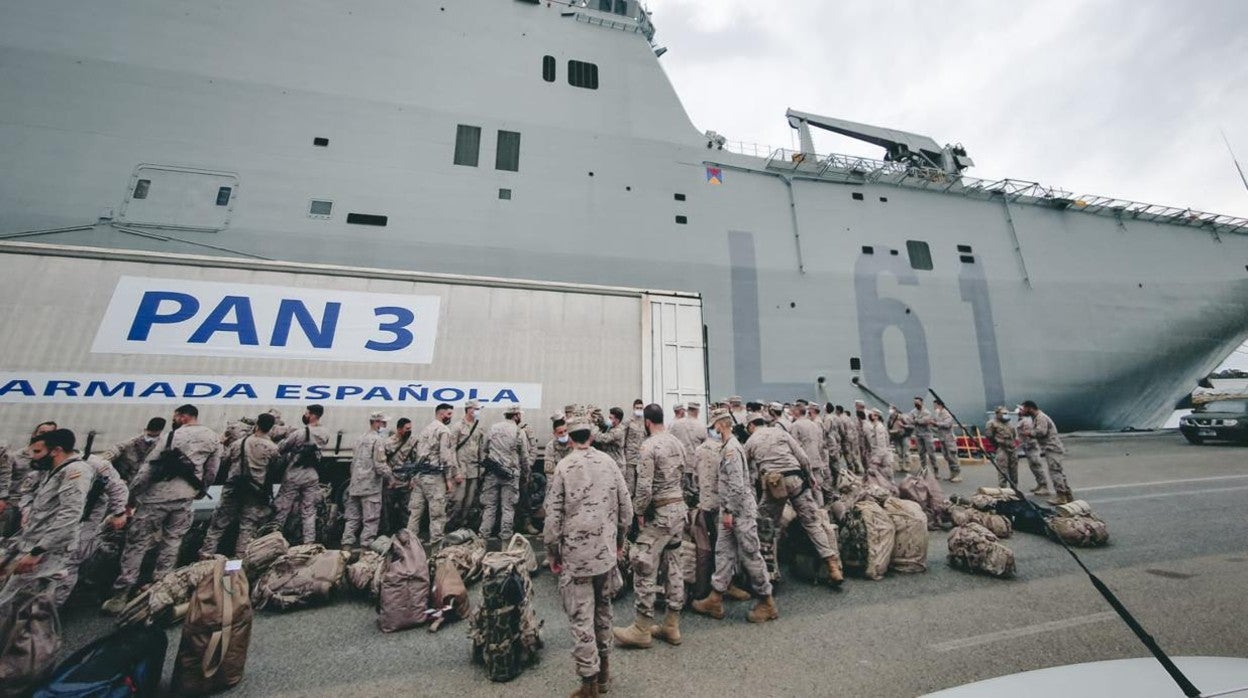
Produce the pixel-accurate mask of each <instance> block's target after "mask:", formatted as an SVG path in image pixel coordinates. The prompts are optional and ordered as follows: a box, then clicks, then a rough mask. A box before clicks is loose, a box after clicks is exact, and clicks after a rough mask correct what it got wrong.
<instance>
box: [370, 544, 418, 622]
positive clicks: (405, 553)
mask: <svg viewBox="0 0 1248 698" xmlns="http://www.w3.org/2000/svg"><path fill="white" fill-rule="evenodd" d="M427 610H429V559H428V558H427V557H425V549H424V548H423V547H422V546H421V545H420V539H418V538H417V537H416V534H414V533H412V532H411V531H409V530H407V529H406V528H401V529H399V530H398V532H397V533H395V534H394V538H393V540H391V541H390V549H389V550H388V551H387V552H386V554H385V555H384V556H383V559H382V563H381V584H380V586H379V587H378V592H377V627H379V628H381V631H382V632H383V633H392V632H395V631H398V630H407V629H408V628H414V627H416V626H418V625H423V624H425V623H427V622H429V618H428V615H427V614H426V611H427Z"/></svg>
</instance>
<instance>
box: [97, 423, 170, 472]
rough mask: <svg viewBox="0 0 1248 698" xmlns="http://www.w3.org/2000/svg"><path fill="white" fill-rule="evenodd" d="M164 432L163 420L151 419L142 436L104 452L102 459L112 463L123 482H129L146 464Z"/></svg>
mask: <svg viewBox="0 0 1248 698" xmlns="http://www.w3.org/2000/svg"><path fill="white" fill-rule="evenodd" d="M164 430H165V418H164V417H152V418H151V419H149V420H148V422H147V428H146V429H144V430H143V433H142V434H139V435H138V436H136V437H134V438H132V439H128V440H126V441H122V442H121V443H119V444H117V445H115V446H113V447H112V448H110V449H109V450H107V451H105V452H104V455H103V458H104V460H106V461H108V462H109V463H112V465H113V468H114V469H115V470H116V471H117V474H118V475H120V476H121V478H122V479H123V480H125V481H126V482H130V480H132V479H133V478H134V475H135V473H137V472H139V466H141V465H143V464H144V463H145V462H147V457H148V456H149V455H151V453H152V449H153V448H155V447H156V441H157V440H158V439H160V433H161V432H162V431H164Z"/></svg>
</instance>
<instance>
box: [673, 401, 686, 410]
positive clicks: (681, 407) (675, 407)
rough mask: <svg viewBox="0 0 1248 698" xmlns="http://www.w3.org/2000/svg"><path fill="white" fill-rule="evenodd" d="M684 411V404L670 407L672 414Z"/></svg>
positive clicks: (680, 403)
mask: <svg viewBox="0 0 1248 698" xmlns="http://www.w3.org/2000/svg"><path fill="white" fill-rule="evenodd" d="M684 409H685V403H683V402H678V403H676V404H675V405H672V411H673V412H682V411H684Z"/></svg>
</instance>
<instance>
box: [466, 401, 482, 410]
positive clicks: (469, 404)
mask: <svg viewBox="0 0 1248 698" xmlns="http://www.w3.org/2000/svg"><path fill="white" fill-rule="evenodd" d="M469 408H471V409H474V410H479V409H481V403H480V402H478V401H476V400H469V401H468V402H465V403H464V409H469Z"/></svg>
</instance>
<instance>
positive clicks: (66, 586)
mask: <svg viewBox="0 0 1248 698" xmlns="http://www.w3.org/2000/svg"><path fill="white" fill-rule="evenodd" d="M78 456H79V457H81V454H78ZM85 462H86V464H87V465H89V466H91V469H92V472H93V478H92V480H91V487H90V488H88V489H87V496H86V497H85V498H84V507H83V514H82V526H81V527H80V528H79V531H78V547H77V549H75V551H74V554H73V555H72V556H70V560H69V565H68V568H67V570H66V572H67V574H66V576H65V579H64V580H63V581H62V582H61V583H60V584H59V585H58V587H57V595H58V596H60V595H61V594H62V593H64V598H69V594H70V592H72V591H73V590H74V586H75V585H76V584H77V583H78V567H79V566H81V565H82V563H84V562H86V561H87V560H89V559H91V556H92V555H94V554H95V548H96V541H97V540H98V539H99V535H100V532H101V530H102V528H103V527H104V525H105V524H104V521H105V519H108V518H112V517H116V516H121V515H122V514H124V513H126V504H127V503H128V502H129V501H130V488H128V487H126V481H125V480H124V479H122V477H121V475H120V474H119V473H118V472H117V469H116V468H114V467H113V465H112V463H109V462H108V461H107V460H105V459H103V458H100V457H99V456H87V458H86V461H85ZM62 590H63V592H62Z"/></svg>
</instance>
